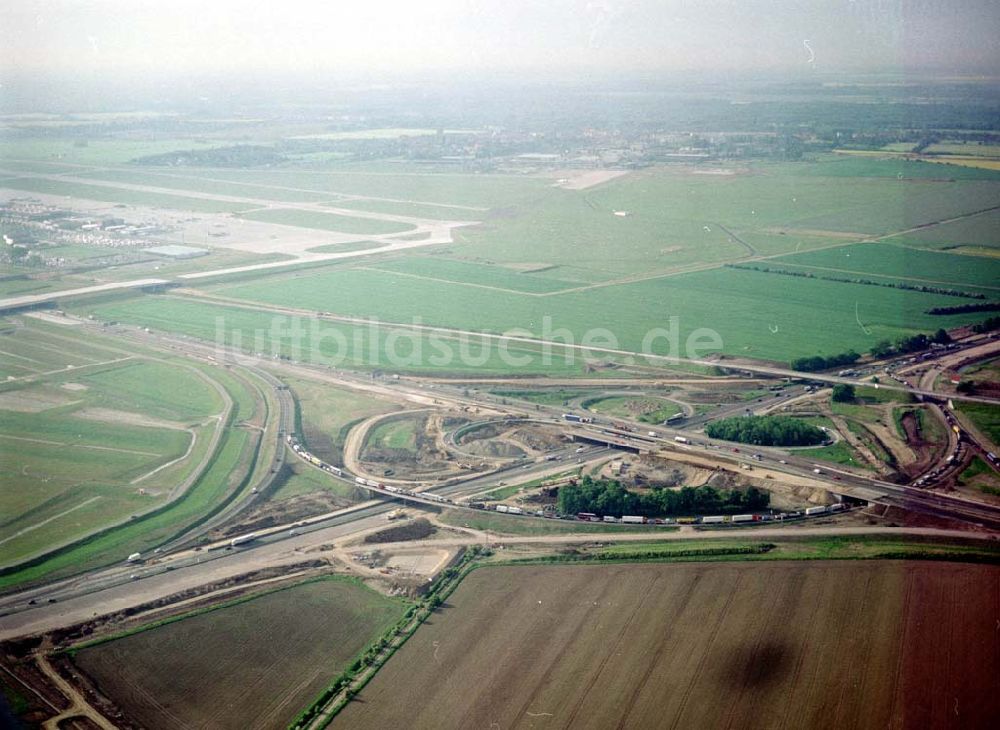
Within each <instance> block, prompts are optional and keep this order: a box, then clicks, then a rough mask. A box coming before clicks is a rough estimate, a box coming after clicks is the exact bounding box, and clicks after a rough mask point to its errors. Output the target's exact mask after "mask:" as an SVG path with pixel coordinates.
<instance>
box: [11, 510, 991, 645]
mask: <svg viewBox="0 0 1000 730" xmlns="http://www.w3.org/2000/svg"><path fill="white" fill-rule="evenodd" d="M384 526H385V518H384V517H383V516H381V515H377V516H373V517H367V518H363V519H361V520H357V521H353V522H349V523H347V524H343V525H337V526H335V527H330V528H326V529H322V530H317V531H315V532H309V533H304V534H301V535H298V536H295V537H290V538H287V539H285V540H281V541H278V542H274V543H267V544H263V545H259V546H256V547H248V548H244V549H239V550H234V551H232V552H231V553H229V554H228V555H226V556H225V557H222V558H218V559H216V560H211V561H209V562H203V563H195V564H193V565H188V566H185V567H181V568H178V569H176V570H173V571H170V572H164V573H158V574H156V575H153V576H150V577H148V578H143V579H142V580H138V581H130V582H126V583H122V584H118V585H113V586H111V587H109V588H105V589H103V590H99V591H96V592H94V593H88V594H85V595H80V596H77V597H74V598H70V599H67V600H65V601H60V602H59V603H55V604H40V605H38V606H37V607H34V608H32V609H31V610H26V611H21V612H19V613H15V614H11V615H7V616H3V617H2V618H0V641H6V640H8V639H13V638H16V637H19V636H27V635H32V634H39V633H43V632H46V631H52V630H54V629H57V628H61V627H64V626H70V625H72V624H76V623H80V622H83V621H87V620H89V619H92V618H94V617H96V616H100V615H104V614H108V613H113V612H116V611H122V610H124V609H126V608H129V607H132V606H136V605H140V604H143V603H147V602H149V601H154V600H156V599H159V598H164V597H166V596H170V595H173V594H175V593H179V592H181V591H186V590H190V589H192V588H197V587H199V586H203V585H206V584H209V583H214V582H218V581H221V580H225V579H227V578H232V577H235V576H238V575H242V574H244V573H247V572H250V571H254V570H260V569H263V568H268V567H271V568H273V567H280V566H292V565H295V564H296V563H301V562H303V561H306V560H309V559H318V558H322V557H324V554H323V553H322V552H319V551H317V550H315V548H317V547H319V546H321V545H324V544H328V543H329V544H334V545H336V544H343V543H344V542H345V541H347V540H351V539H355V538H356V537H357V536H358V535H359V534H361V533H364V532H366V531H369V530H372V529H377V528H378V527H384ZM831 535H839V536H861V535H892V536H896V537H902V536H908V537H938V538H945V539H974V540H984V541H994V540H996V536H995V535H991V534H986V533H975V532H963V531H960V530H939V529H933V528H907V527H832V528H831V527H826V528H824V527H784V528H776V527H768V528H751V529H747V530H740V531H738V532H735V533H722V532H718V531H704V532H699V531H694V530H691V531H677V532H659V533H657V532H637V533H625V532H623V533H620V534H619V533H615V534H613V535H609V533H607V532H597V533H572V534H565V535H541V536H539V535H531V536H516V535H511V536H503V537H501V536H498V535H496V534H495V533H491V537H490V539H491V541H493V542H502V543H504V544H508V545H515V544H517V545H579V544H586V543H591V542H602V543H607V542H615V543H622V542H661V541H662V542H670V541H675V540H721V539H736V540H742V541H747V540H758V539H770V538H782V537H784V538H789V537H822V536H831ZM485 540H486V533H482V536H481V537H479V536H477V535H469V536H465V537H446V538H442V539H440V540H420V541H411V542H399V543H394V544H393V548H398V549H412V548H425V549H426V548H448V547H458V546H462V545H476V544H481V543H483V542H484V541H485ZM310 549H312V550H310Z"/></svg>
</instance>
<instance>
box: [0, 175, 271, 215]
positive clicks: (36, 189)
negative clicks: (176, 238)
mask: <svg viewBox="0 0 1000 730" xmlns="http://www.w3.org/2000/svg"><path fill="white" fill-rule="evenodd" d="M4 186H5V187H8V188H14V189H15V190H23V191H25V192H32V193H44V194H46V195H61V196H64V197H67V198H83V199H86V200H103V201H107V202H108V203H120V204H122V205H138V206H146V207H152V208H172V209H175V210H191V211H197V212H199V213H235V212H237V211H241V210H249V209H250V208H253V207H254V205H253V204H252V203H232V202H228V201H223V200H212V199H209V198H195V197H186V196H182V195H170V194H168V193H154V192H147V191H143V190H129V189H127V188H117V187H109V186H106V185H88V184H86V183H76V182H70V181H66V180H51V179H46V178H39V177H19V178H16V179H15V180H8V181H7V182H5V183H4Z"/></svg>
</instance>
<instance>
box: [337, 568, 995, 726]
mask: <svg viewBox="0 0 1000 730" xmlns="http://www.w3.org/2000/svg"><path fill="white" fill-rule="evenodd" d="M991 717H992V718H993V721H995V720H996V718H997V717H1000V569H998V568H996V567H991V566H973V565H961V564H948V563H919V562H910V563H902V562H853V561H844V562H789V563H780V562H776V563H766V564H765V563H754V564H749V563H724V564H718V563H717V564H704V563H703V564H694V563H692V564H680V565H678V564H672V565H655V564H645V565H616V566H598V565H573V566H530V567H529V566H524V567H498V568H487V569H481V570H477V571H475V572H474V573H472V574H471V575H470V576H469V577H468V578H467V579H466V580H465V581H464V582H463V583H462V585H461V586H460V587H459V589H458V590H457V591H456V592H455V593H454V594H453V595H452V596H451V598H450V599H449V600H448V602H447V604H446V606H445V607H444V609H443V610H442V611H441V612H440V613H438V614H437V615H436V616H435V617H433V619H432V620H431V621H429V622H428V623H427V624H426V625H425V626H424V627H422V628H421V629H420V630H419V631H418V632H417V633H416V635H415V636H414V637H413V638H412V639H411V640H410V641H409V642H408V643H407V644H406V645H405V646H404V647H403V649H402V650H401V651H399V652H398V653H397V654H396V655H395V656H394V657H393V658H392V659H391V660H390V661H389V663H388V664H387V665H386V666H385V667H384V668H383V669H382V670H381V671H380V672H379V673H378V675H377V676H376V677H375V679H374V680H373V681H372V682H371V683H370V684H369V685H368V686H367V687H365V689H364V690H362V691H361V693H360V694H359V695H358V697H357V698H356V699H355V700H354V701H353V702H351V703H350V704H349V705H348V706H347V707H346V708H345V709H344V710H343V711H342V712H341V713H340V714H339V715H338V716H337V718H336V719H335V721H334V723H333V725H332V727H333V728H351V730H365V729H367V728H373V729H376V728H377V729H378V730H382V729H383V728H390V727H406V728H491V727H492V728H503V729H504V730H506V729H507V728H538V729H545V728H572V729H573V730H579V729H582V728H595V729H596V728H601V729H603V728H626V727H627V728H681V729H684V730H688V729H690V728H788V729H789V730H793V729H796V728H837V729H838V730H839V729H842V728H921V729H924V728H938V727H942V728H944V727H951V728H986V727H995V725H992V724H991V723H992V721H991V720H990V719H989V718H991Z"/></svg>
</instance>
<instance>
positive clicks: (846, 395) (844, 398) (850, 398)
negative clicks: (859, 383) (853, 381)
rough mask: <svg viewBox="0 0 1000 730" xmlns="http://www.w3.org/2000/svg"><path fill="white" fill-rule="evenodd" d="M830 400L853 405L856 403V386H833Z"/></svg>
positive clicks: (843, 384)
mask: <svg viewBox="0 0 1000 730" xmlns="http://www.w3.org/2000/svg"><path fill="white" fill-rule="evenodd" d="M830 399H831V400H832V401H833V402H834V403H853V402H854V386H853V385H847V384H846V383H838V384H837V385H835V386H833V394H832V395H831V396H830Z"/></svg>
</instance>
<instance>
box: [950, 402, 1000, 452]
mask: <svg viewBox="0 0 1000 730" xmlns="http://www.w3.org/2000/svg"><path fill="white" fill-rule="evenodd" d="M958 410H959V411H961V412H962V413H963V414H964V415H966V416H968V417H969V420H971V421H972V422H973V423H974V424H975V425H976V428H978V429H979V430H980V431H982V432H983V433H984V434H986V437H987V438H988V439H990V441H992V442H993V443H994V445H1000V408H997V407H996V406H991V405H987V404H986V403H960V404H958Z"/></svg>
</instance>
